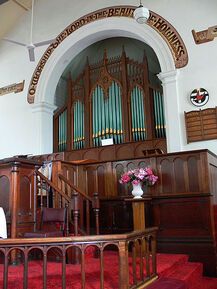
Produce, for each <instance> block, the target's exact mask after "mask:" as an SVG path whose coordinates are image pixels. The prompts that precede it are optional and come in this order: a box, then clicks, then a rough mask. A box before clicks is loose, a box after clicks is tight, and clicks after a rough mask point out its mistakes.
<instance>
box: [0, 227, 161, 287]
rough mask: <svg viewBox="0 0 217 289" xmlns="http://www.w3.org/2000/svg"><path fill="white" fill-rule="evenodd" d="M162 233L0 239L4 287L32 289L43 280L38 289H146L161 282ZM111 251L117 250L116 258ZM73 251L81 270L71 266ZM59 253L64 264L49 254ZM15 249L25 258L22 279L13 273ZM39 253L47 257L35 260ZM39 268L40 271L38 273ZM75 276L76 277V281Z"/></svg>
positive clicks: (21, 264) (0, 271)
mask: <svg viewBox="0 0 217 289" xmlns="http://www.w3.org/2000/svg"><path fill="white" fill-rule="evenodd" d="M156 232H157V228H156V227H153V228H149V229H146V230H145V231H134V232H132V233H129V234H119V235H99V236H85V237H84V236H83V237H65V238H43V239H40V238H34V239H6V240H0V257H1V259H2V260H3V265H2V266H0V286H1V288H4V289H9V288H18V284H19V288H23V289H30V288H31V286H32V283H33V282H34V281H35V280H37V286H38V287H37V288H43V289H47V288H48V289H49V288H53V287H52V284H54V283H55V288H62V289H66V288H68V286H71V287H70V288H82V289H87V288H101V289H104V288H111V289H112V288H113V289H114V288H118V289H134V288H135V289H136V288H144V286H145V285H147V284H148V283H150V282H152V281H154V280H155V279H156V278H157V272H156ZM108 246H109V247H111V246H113V251H112V252H110V253H109V251H108ZM89 247H95V248H96V249H97V250H98V254H97V257H96V255H95V256H87V251H88V250H87V249H88V248H89ZM72 248H77V250H79V252H80V257H81V258H80V260H81V261H80V262H81V263H80V265H74V264H69V263H68V262H67V254H68V251H69V250H71V249H72ZM53 249H57V250H59V256H60V257H59V262H54V261H52V262H51V261H50V260H49V252H50V251H51V250H53ZM14 250H16V252H18V255H19V256H20V260H19V263H18V265H17V267H16V272H17V277H16V278H14V274H13V273H12V274H11V266H12V265H10V256H11V254H12V253H13V251H14ZM33 250H37V251H38V252H39V254H37V255H38V256H42V257H41V259H39V260H38V261H35V260H34V261H31V260H30V256H31V252H32V251H33ZM109 254H111V255H109ZM109 256H110V257H109ZM37 264H38V268H40V270H36V266H37ZM94 264H95V265H94ZM13 266H14V265H13ZM111 266H113V267H112V270H111ZM108 267H109V268H108ZM51 268H52V270H51ZM115 270H116V274H114V271H115ZM75 272H77V274H76V278H75V277H73V279H72V275H73V273H75ZM91 277H92V279H91ZM22 284H23V286H22ZM57 284H59V285H57ZM56 286H58V287H56ZM90 286H93V287H90Z"/></svg>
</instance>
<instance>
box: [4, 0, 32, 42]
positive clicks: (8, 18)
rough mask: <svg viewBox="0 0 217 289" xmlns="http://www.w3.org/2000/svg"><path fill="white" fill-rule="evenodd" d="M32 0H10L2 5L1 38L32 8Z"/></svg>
mask: <svg viewBox="0 0 217 289" xmlns="http://www.w3.org/2000/svg"><path fill="white" fill-rule="evenodd" d="M31 4H32V0H9V1H7V2H5V3H4V4H1V5H0V39H1V38H2V37H3V36H4V35H5V34H6V33H7V32H8V31H10V30H11V29H12V28H13V27H14V25H15V24H16V22H17V21H18V19H19V18H20V17H21V16H22V15H23V14H24V13H26V12H27V11H28V10H30V9H31Z"/></svg>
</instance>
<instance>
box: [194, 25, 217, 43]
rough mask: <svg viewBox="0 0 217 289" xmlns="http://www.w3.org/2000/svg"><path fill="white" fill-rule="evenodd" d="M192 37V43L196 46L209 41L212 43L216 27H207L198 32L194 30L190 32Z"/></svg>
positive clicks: (216, 32) (216, 33) (216, 31)
mask: <svg viewBox="0 0 217 289" xmlns="http://www.w3.org/2000/svg"><path fill="white" fill-rule="evenodd" d="M191 32H192V34H193V37H194V41H195V43H196V44H202V43H206V42H209V41H212V40H213V39H214V38H215V37H217V25H215V26H212V27H209V28H208V29H206V30H202V31H198V32H196V31H195V30H192V31H191Z"/></svg>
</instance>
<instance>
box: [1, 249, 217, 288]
mask: <svg viewBox="0 0 217 289" xmlns="http://www.w3.org/2000/svg"><path fill="white" fill-rule="evenodd" d="M104 263H105V287H104V288H105V289H118V282H117V280H118V270H117V268H118V267H117V264H118V258H117V255H116V254H115V253H114V252H108V253H106V255H105V259H104ZM157 264H158V275H159V279H158V280H157V281H155V282H154V283H153V284H151V285H149V286H148V287H147V289H217V278H216V279H215V278H206V277H202V265H201V264H200V263H192V262H188V257H187V256H186V255H172V254H171V255H170V254H158V255H157ZM85 268H86V287H85V288H86V289H98V288H100V281H99V259H96V258H88V259H87V263H86V267H85ZM2 270H3V266H2V265H0V288H3V284H2V283H3V282H2V280H3V272H2ZM42 270H43V267H42V262H40V261H32V262H30V263H29V273H28V274H29V281H28V288H29V289H39V288H43V286H42ZM47 272H48V279H47V285H48V286H47V288H48V289H60V288H62V285H61V264H60V263H54V262H48V270H47ZM66 275H67V277H66V280H67V282H66V285H67V289H69V288H70V289H81V284H80V280H81V274H80V265H72V264H67V268H66ZM9 276H10V278H9V283H8V289H22V288H23V284H22V282H23V281H22V280H23V267H22V266H10V267H9Z"/></svg>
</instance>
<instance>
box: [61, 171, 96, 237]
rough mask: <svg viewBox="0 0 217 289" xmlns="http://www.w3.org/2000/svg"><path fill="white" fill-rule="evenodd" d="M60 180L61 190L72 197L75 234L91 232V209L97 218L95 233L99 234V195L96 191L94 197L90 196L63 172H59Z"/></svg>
mask: <svg viewBox="0 0 217 289" xmlns="http://www.w3.org/2000/svg"><path fill="white" fill-rule="evenodd" d="M58 177H59V180H60V187H61V191H63V192H65V194H66V195H67V196H68V197H69V198H70V199H71V208H72V212H73V224H74V234H75V236H77V235H78V234H79V228H80V232H81V231H83V232H85V235H89V234H90V218H91V209H92V210H93V212H94V220H95V222H94V223H95V232H94V233H95V234H96V235H99V208H100V205H99V196H98V193H97V192H95V193H94V194H93V197H89V196H88V195H86V194H85V193H84V192H82V191H81V190H80V189H79V188H77V187H76V186H74V185H73V183H72V182H71V181H70V180H68V179H67V178H66V177H64V176H63V175H62V174H58Z"/></svg>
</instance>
